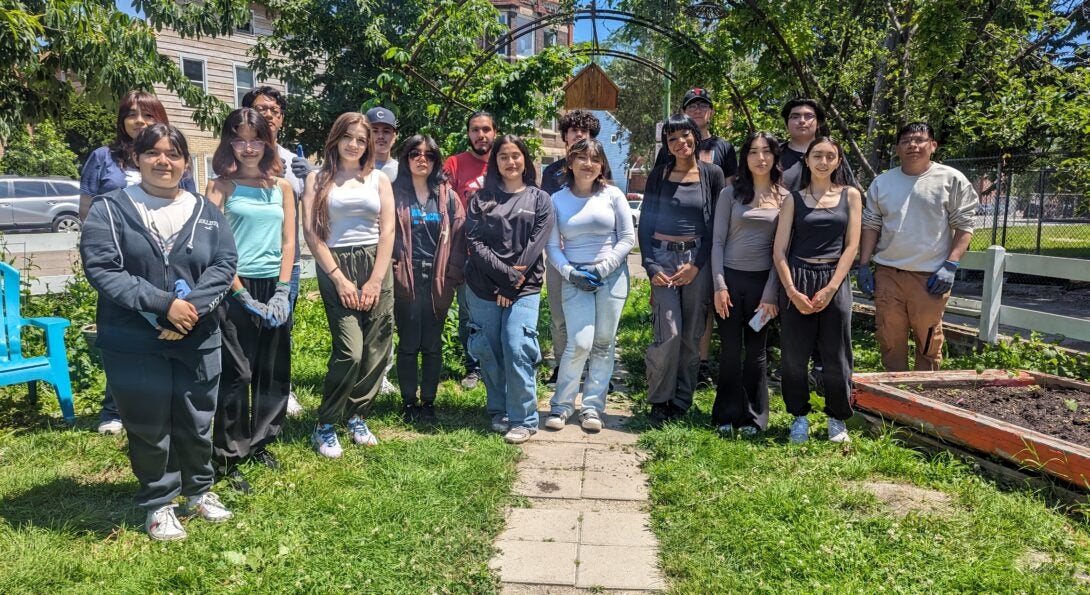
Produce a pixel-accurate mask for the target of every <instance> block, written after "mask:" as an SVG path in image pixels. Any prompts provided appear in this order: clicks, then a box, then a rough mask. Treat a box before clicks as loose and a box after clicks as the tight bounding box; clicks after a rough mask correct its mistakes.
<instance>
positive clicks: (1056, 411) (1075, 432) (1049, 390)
mask: <svg viewBox="0 0 1090 595" xmlns="http://www.w3.org/2000/svg"><path fill="white" fill-rule="evenodd" d="M910 390H912V391H913V392H915V393H917V394H919V395H922V396H924V397H927V398H929V399H935V400H937V401H942V402H943V403H947V404H949V405H954V406H956V407H961V408H962V409H967V410H969V411H972V412H974V413H980V414H982V415H987V416H988V417H994V418H995V419H1000V420H1003V421H1005V422H1007V423H1011V424H1014V425H1016V426H1021V427H1023V428H1027V429H1030V430H1034V431H1037V432H1040V433H1042V434H1048V435H1049V436H1053V437H1055V438H1059V439H1060V440H1066V441H1067V442H1073V443H1075V444H1079V445H1081V446H1086V447H1090V393H1085V392H1082V391H1078V390H1073V389H1070V388H1061V387H1047V386H1036V385H1035V386H980V387H959V388H930V389H928V388H922V389H921V388H918V387H917V388H910Z"/></svg>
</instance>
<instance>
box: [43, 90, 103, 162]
mask: <svg viewBox="0 0 1090 595" xmlns="http://www.w3.org/2000/svg"><path fill="white" fill-rule="evenodd" d="M58 125H59V130H58V132H60V133H61V134H62V135H64V142H65V144H67V145H68V148H69V149H72V151H74V152H75V154H76V157H77V159H78V160H79V162H80V163H83V162H84V161H86V160H87V157H88V156H90V155H91V152H92V151H94V150H95V149H97V148H99V147H101V146H103V145H108V144H110V143H112V142H113V141H114V138H115V137H116V135H117V110H116V108H114V107H113V106H109V105H104V104H102V103H99V102H97V101H93V100H91V98H89V97H87V96H86V95H84V94H76V93H74V96H73V97H71V98H69V100H68V102H67V103H66V104H65V105H64V107H62V108H61V113H60V118H59V124H58Z"/></svg>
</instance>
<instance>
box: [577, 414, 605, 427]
mask: <svg viewBox="0 0 1090 595" xmlns="http://www.w3.org/2000/svg"><path fill="white" fill-rule="evenodd" d="M579 425H580V426H582V427H583V430H585V431H587V432H600V431H602V418H601V417H599V416H598V412H597V411H596V410H594V409H584V410H583V411H581V412H580V413H579Z"/></svg>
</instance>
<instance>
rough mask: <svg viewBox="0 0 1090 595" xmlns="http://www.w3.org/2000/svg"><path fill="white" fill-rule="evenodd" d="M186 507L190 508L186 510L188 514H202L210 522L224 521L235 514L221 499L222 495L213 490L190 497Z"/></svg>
mask: <svg viewBox="0 0 1090 595" xmlns="http://www.w3.org/2000/svg"><path fill="white" fill-rule="evenodd" d="M186 507H187V508H188V510H187V511H186V512H187V513H188V514H190V515H197V516H200V517H201V518H202V519H204V520H206V521H208V522H209V523H222V522H224V521H226V520H227V519H229V518H231V517H232V516H234V515H233V514H231V511H230V510H227V507H226V506H224V505H223V502H221V501H220V497H219V496H217V495H215V494H213V493H212V492H205V493H204V494H203V495H201V496H197V497H195V498H189V499H188V501H187V502H186Z"/></svg>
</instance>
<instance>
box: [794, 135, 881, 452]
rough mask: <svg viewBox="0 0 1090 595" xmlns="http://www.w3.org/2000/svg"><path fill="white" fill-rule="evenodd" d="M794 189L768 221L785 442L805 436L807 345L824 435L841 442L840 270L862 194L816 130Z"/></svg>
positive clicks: (843, 300)
mask: <svg viewBox="0 0 1090 595" xmlns="http://www.w3.org/2000/svg"><path fill="white" fill-rule="evenodd" d="M803 162H804V164H805V165H806V169H805V170H804V171H803V172H802V179H801V183H802V184H801V185H802V190H801V191H799V192H793V193H792V200H789V201H785V202H784V204H783V208H782V210H781V212H780V221H779V225H778V227H777V228H776V241H775V244H774V245H773V261H774V263H775V265H776V270H777V272H778V273H779V276H780V281H781V283H782V284H783V293H782V294H781V299H780V302H781V313H780V316H781V320H782V331H781V337H782V358H783V359H782V364H783V384H782V390H783V397H784V402H785V403H786V405H787V411H788V412H789V413H791V414H792V415H794V416H795V421H794V422H793V423H792V424H791V441H792V442H795V443H800V442H805V441H806V440H807V439H808V438H809V431H810V426H809V421H808V420H807V418H806V415H807V414H808V413H810V386H809V382H808V379H807V372H808V367H809V362H810V356H811V354H812V353H814V350H815V347H816V349H817V351H818V352H819V353H820V356H821V361H822V363H823V365H824V369H823V373H822V376H823V379H824V385H825V413H826V414H827V415H828V423H829V439H830V440H833V441H835V442H846V441H848V433H847V428H846V427H845V425H844V420H846V419H848V418H849V417H851V416H852V408H851V404H850V402H849V396H850V394H851V387H850V384H851V374H852V346H851V308H852V294H851V286H850V283H847V282H846V280H847V277H848V271H849V270H851V267H852V263H853V262H854V261H855V256H856V252H857V251H858V248H859V234H860V222H861V219H862V211H863V199H862V195H861V194H860V192H859V190H858V189H857V188H855V187H854V186H849V185H848V184H847V176H846V173H845V172H846V168H845V166H844V152H843V151H842V150H841V148H840V146H839V145H838V144H837V143H836V142H835V141H833V140H832V139H830V138H828V137H818V138H817V139H815V140H814V141H813V142H812V143H810V146H809V147H808V148H807V151H806V155H805V156H804V157H803Z"/></svg>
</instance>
